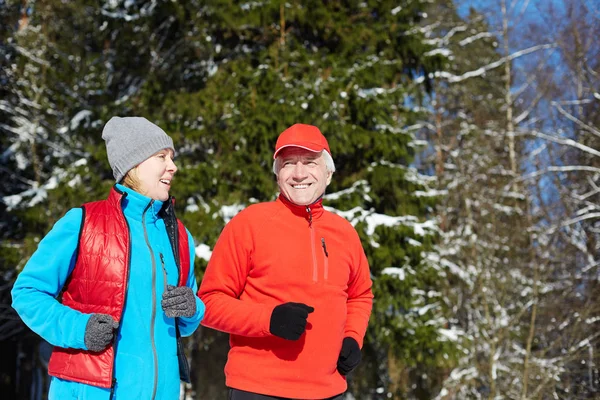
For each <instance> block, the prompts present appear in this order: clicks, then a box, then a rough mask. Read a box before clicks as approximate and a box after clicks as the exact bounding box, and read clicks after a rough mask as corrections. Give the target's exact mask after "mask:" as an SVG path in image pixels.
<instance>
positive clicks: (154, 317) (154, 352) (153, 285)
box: [142, 200, 158, 399]
mask: <svg viewBox="0 0 600 400" xmlns="http://www.w3.org/2000/svg"><path fill="white" fill-rule="evenodd" d="M152 204H154V200H151V201H150V203H149V204H148V206H147V207H146V209H145V210H144V213H143V214H142V227H143V228H144V239H145V240H146V245H147V246H148V250H150V259H151V260H152V319H151V320H150V344H151V345H152V357H153V358H154V383H153V386H152V397H151V398H152V399H154V398H155V397H156V390H157V386H158V354H157V352H156V342H155V341H154V327H155V323H156V321H155V319H156V258H155V257H154V252H153V251H152V246H150V240H149V239H148V231H147V230H146V212H147V211H148V209H149V208H150V207H151V206H152Z"/></svg>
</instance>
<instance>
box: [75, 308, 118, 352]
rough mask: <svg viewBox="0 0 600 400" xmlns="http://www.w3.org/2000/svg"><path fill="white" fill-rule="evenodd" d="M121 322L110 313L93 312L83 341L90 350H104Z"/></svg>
mask: <svg viewBox="0 0 600 400" xmlns="http://www.w3.org/2000/svg"><path fill="white" fill-rule="evenodd" d="M118 327H119V323H118V322H117V321H115V320H114V319H113V318H112V317H111V316H110V315H106V314H92V316H91V317H90V319H89V320H88V323H87V325H86V326H85V336H84V338H83V342H84V343H85V346H86V347H87V348H88V350H91V351H102V350H104V349H105V348H106V346H108V345H109V344H110V342H112V340H113V336H114V330H115V329H117V328H118Z"/></svg>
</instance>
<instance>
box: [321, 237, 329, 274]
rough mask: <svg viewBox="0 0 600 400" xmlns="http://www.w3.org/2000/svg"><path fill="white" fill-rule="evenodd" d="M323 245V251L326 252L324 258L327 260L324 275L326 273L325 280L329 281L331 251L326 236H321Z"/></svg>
mask: <svg viewBox="0 0 600 400" xmlns="http://www.w3.org/2000/svg"><path fill="white" fill-rule="evenodd" d="M321 245H322V246H323V253H325V257H323V260H324V262H325V271H324V273H323V275H324V279H325V281H327V279H328V275H329V253H328V252H327V245H326V244H325V238H324V237H322V238H321Z"/></svg>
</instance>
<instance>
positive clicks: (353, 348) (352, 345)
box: [337, 337, 362, 376]
mask: <svg viewBox="0 0 600 400" xmlns="http://www.w3.org/2000/svg"><path fill="white" fill-rule="evenodd" d="M361 357H362V355H361V353H360V347H359V346H358V343H357V342H356V340H354V339H352V338H351V337H346V338H344V341H343V342H342V350H341V351H340V356H339V357H338V362H337V370H338V371H339V373H340V374H342V375H344V376H346V375H348V374H349V373H350V372H352V370H353V369H354V368H356V367H357V366H358V364H360V359H361Z"/></svg>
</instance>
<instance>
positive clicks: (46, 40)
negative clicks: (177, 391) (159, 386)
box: [0, 0, 600, 399]
mask: <svg viewBox="0 0 600 400" xmlns="http://www.w3.org/2000/svg"><path fill="white" fill-rule="evenodd" d="M598 37H600V4H599V3H598V2H596V1H593V0H570V1H569V0H552V1H541V0H538V1H536V0H490V1H483V0H480V1H465V0H455V1H451V0H395V1H387V0H363V1H354V0H346V1H342V0H337V1H335V0H332V1H314V0H305V1H296V0H288V1H285V2H283V1H274V0H263V1H249V2H244V3H242V2H235V1H227V0H202V1H200V0H188V1H171V0H103V1H89V0H71V1H60V0H46V1H33V0H19V1H10V0H0V132H1V135H0V171H1V172H2V175H3V176H4V177H5V178H6V180H5V181H4V184H3V185H2V186H0V216H1V219H0V354H2V357H1V361H0V390H1V392H2V393H3V398H19V399H25V398H27V399H34V398H35V399H41V398H45V394H46V393H45V387H46V385H47V376H46V371H45V362H46V361H47V353H48V346H47V344H45V343H44V342H40V340H39V338H38V337H37V336H36V335H35V334H33V333H32V332H31V331H29V330H28V328H26V327H25V326H24V325H23V324H22V322H21V321H20V320H19V318H18V317H17V315H16V314H15V313H14V311H13V310H12V309H11V307H10V289H11V287H12V283H13V282H14V279H15V278H16V276H17V274H18V272H19V271H20V270H21V269H22V268H23V266H24V264H25V263H26V262H27V259H28V258H29V256H30V255H31V254H32V252H33V251H34V250H35V248H36V245H37V243H38V242H39V240H40V239H41V238H42V237H43V235H44V234H45V233H47V232H48V230H49V229H50V228H51V227H52V225H53V224H54V222H56V220H57V219H59V218H60V217H61V216H62V215H64V213H65V212H66V211H67V210H69V209H70V208H72V207H77V206H79V205H81V204H82V203H84V202H87V201H92V200H96V199H100V198H104V197H105V196H106V194H107V192H108V190H109V189H110V187H111V185H112V184H114V182H113V178H112V174H111V172H110V169H109V167H108V163H107V162H106V152H105V147H104V143H103V141H102V139H101V130H102V127H103V125H104V123H105V122H106V121H107V120H108V119H109V118H110V117H111V116H114V115H119V116H127V115H140V116H145V117H147V118H148V119H150V120H152V121H153V122H155V123H157V124H158V125H159V126H161V127H162V128H164V129H165V130H166V131H167V132H168V133H169V134H170V135H171V136H172V137H173V138H174V141H175V145H176V148H177V152H178V154H177V160H176V162H177V164H178V166H179V172H178V174H177V178H176V180H175V182H174V187H173V194H174V195H175V196H176V198H177V199H178V201H177V206H176V208H177V213H178V216H179V217H180V218H181V219H182V220H183V221H184V223H185V224H186V226H187V227H188V229H189V230H190V231H191V233H192V235H193V236H194V239H195V241H196V243H195V245H196V246H197V247H196V255H197V257H196V260H195V265H196V274H197V277H198V278H199V279H201V277H202V274H203V271H204V269H205V267H206V264H207V260H208V259H209V258H210V251H211V249H212V247H213V246H214V244H215V241H216V239H217V237H218V235H219V233H220V231H221V229H222V228H223V226H224V225H225V224H226V223H227V221H229V220H230V219H231V217H232V216H233V215H235V213H237V212H238V211H239V210H241V209H243V208H244V207H246V206H247V205H249V204H252V203H255V202H258V201H267V200H272V199H274V198H275V196H276V195H277V186H276V183H275V180H274V176H273V175H272V172H270V168H271V162H272V160H271V155H272V151H273V145H274V142H275V139H276V137H277V135H278V134H279V133H280V132H281V131H282V130H283V129H285V128H286V127H288V126H289V125H291V124H293V123H296V122H303V123H309V124H314V125H317V126H318V127H319V128H320V129H321V130H322V131H323V133H324V134H325V135H326V137H327V138H328V140H329V143H330V145H331V149H332V153H333V157H334V160H335V162H336V166H337V170H338V171H337V172H336V173H335V175H334V179H333V183H332V184H331V185H330V186H329V188H328V193H327V194H326V196H325V204H326V205H327V206H328V207H329V209H330V210H332V211H333V212H336V213H338V214H340V215H342V216H344V217H345V218H347V219H348V220H350V221H351V222H352V223H353V224H354V226H355V227H356V229H357V231H358V232H359V234H360V237H361V239H362V241H363V246H364V248H365V251H366V254H367V256H368V259H369V263H370V266H371V273H372V278H373V282H374V292H375V304H374V308H373V314H372V316H371V320H370V324H369V329H368V332H367V336H366V341H365V347H364V349H363V362H362V364H361V365H360V366H359V368H358V369H357V370H356V371H355V372H354V373H353V374H352V375H351V376H350V377H349V386H350V390H349V394H348V398H356V399H390V398H391V399H433V398H435V399H471V398H473V399H484V398H485V399H493V398H496V399H498V398H510V399H550V398H552V399H559V398H560V399H580V398H597V397H598V392H599V391H600V381H599V371H598V362H599V359H598V350H599V349H598V345H599V341H598V340H599V335H600V329H599V327H598V326H599V324H600V314H599V306H600V304H599V302H598V300H597V296H598V294H599V289H600V287H599V285H598V283H599V281H598V279H599V268H600V265H599V263H600V251H599V249H600V240H599V239H600V79H599V77H600V46H599V45H598V40H597V38H598ZM186 346H187V351H188V354H189V356H190V359H191V360H192V366H193V369H192V372H193V382H192V384H191V385H186V386H184V387H183V388H182V396H185V398H188V399H213V398H214V399H217V398H225V394H224V393H225V392H224V376H223V366H224V363H225V359H226V352H227V349H228V343H227V337H226V335H224V334H221V333H218V332H215V331H212V330H208V329H205V328H200V329H199V330H198V331H197V333H196V334H195V335H194V336H192V337H191V338H189V339H187V340H186ZM5 396H8V397H5Z"/></svg>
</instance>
